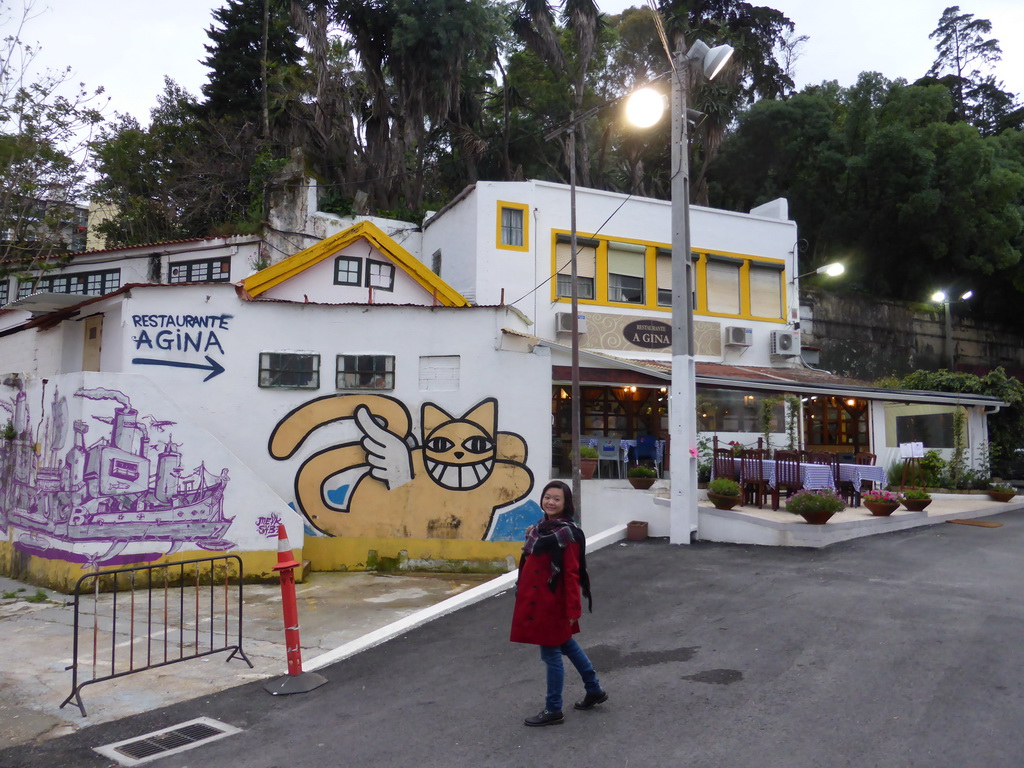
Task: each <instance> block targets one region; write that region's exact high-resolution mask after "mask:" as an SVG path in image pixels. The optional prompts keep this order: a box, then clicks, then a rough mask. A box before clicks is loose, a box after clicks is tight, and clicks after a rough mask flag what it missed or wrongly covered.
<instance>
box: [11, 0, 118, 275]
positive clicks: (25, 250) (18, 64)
mask: <svg viewBox="0 0 1024 768" xmlns="http://www.w3.org/2000/svg"><path fill="white" fill-rule="evenodd" d="M19 6H21V7H20V9H19ZM38 15H39V14H38V13H35V14H33V13H32V4H31V3H25V4H22V3H5V2H2V1H0V26H2V27H4V29H5V33H4V37H3V39H2V40H0V276H3V277H6V276H7V275H9V274H11V273H13V272H17V271H23V272H24V271H32V272H34V271H36V270H38V269H43V268H46V267H48V266H49V267H52V266H54V265H56V264H58V263H60V262H61V261H62V260H64V259H66V256H67V254H68V252H69V250H70V249H71V246H72V239H73V238H72V236H73V235H75V234H77V232H76V231H75V226H74V225H75V223H76V222H75V217H74V206H75V205H76V204H77V202H78V201H79V200H80V199H81V198H82V197H83V194H82V193H83V188H84V182H85V171H86V168H87V162H88V145H87V144H86V142H85V141H84V140H83V139H82V136H84V135H88V133H89V132H90V131H91V130H92V129H93V128H94V127H95V126H96V125H98V124H99V123H100V122H101V121H102V119H103V115H102V112H101V110H102V106H103V101H104V100H103V98H102V93H103V88H96V89H95V90H89V89H87V88H86V87H85V85H84V84H83V83H78V84H75V83H74V82H73V81H72V71H71V68H70V67H67V68H66V69H62V70H57V71H53V70H46V71H45V72H43V73H42V74H34V73H35V72H36V71H37V70H38V69H39V67H38V63H37V62H36V61H35V58H36V54H37V52H38V49H37V48H36V47H35V46H33V45H31V44H29V43H28V42H26V41H25V40H24V39H23V38H22V34H23V33H24V32H25V31H26V25H27V24H28V23H29V22H30V21H32V20H33V19H34V18H35V17H37V16H38Z"/></svg>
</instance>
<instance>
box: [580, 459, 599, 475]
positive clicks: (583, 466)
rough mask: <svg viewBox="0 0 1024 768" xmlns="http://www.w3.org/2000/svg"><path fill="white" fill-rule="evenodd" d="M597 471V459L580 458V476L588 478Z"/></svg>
mask: <svg viewBox="0 0 1024 768" xmlns="http://www.w3.org/2000/svg"><path fill="white" fill-rule="evenodd" d="M596 471H597V459H584V458H581V459H580V477H581V478H583V479H584V480H590V479H591V478H592V477H593V476H594V472H596Z"/></svg>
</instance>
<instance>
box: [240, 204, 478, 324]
mask: <svg viewBox="0 0 1024 768" xmlns="http://www.w3.org/2000/svg"><path fill="white" fill-rule="evenodd" d="M359 239H364V240H368V241H369V242H370V243H371V244H372V245H373V246H374V247H375V248H377V250H378V251H380V252H381V253H384V254H386V255H387V256H388V257H389V258H390V259H391V260H392V261H393V262H395V263H396V264H397V265H398V266H400V267H401V268H402V269H404V270H405V271H406V273H407V274H408V275H409V276H410V277H412V279H413V280H415V281H416V282H417V283H419V284H420V286H422V287H423V289H424V290H425V291H426V292H427V293H429V294H431V295H432V296H436V297H437V301H438V302H440V303H441V304H442V305H444V306H446V307H468V306H469V302H468V301H466V299H465V298H463V296H462V294H460V293H459V292H458V291H456V290H455V289H454V288H452V287H451V286H450V285H448V283H446V282H445V281H444V280H442V279H441V278H440V277H439V276H438V275H435V274H434V273H433V272H431V271H430V270H429V269H427V267H426V266H425V265H424V264H423V263H422V262H420V261H419V259H416V258H415V257H414V256H413V255H412V254H411V253H409V252H408V251H407V250H405V248H403V247H402V246H400V245H399V244H398V243H397V242H395V240H394V239H393V238H392V237H391V236H390V235H388V234H386V233H385V232H384V230H382V229H381V228H380V227H378V226H376V225H375V224H373V223H372V222H369V221H361V222H359V223H358V224H355V225H353V226H351V227H349V228H348V229H345V230H342V231H341V232H338V233H337V234H335V235H331V236H330V237H328V238H327V239H326V240H321V241H320V242H319V243H316V244H315V245H311V246H310V247H309V248H306V249H304V250H301V251H299V252H298V253H296V254H294V255H292V256H289V257H288V258H287V259H283V260H282V261H279V262H277V263H276V264H272V265H270V266H269V267H267V268H266V269H261V270H260V271H259V272H257V273H256V274H254V275H250V276H249V277H247V278H245V280H243V281H242V289H243V290H244V291H245V292H246V293H247V294H248V295H249V296H250V297H251V298H256V297H257V296H259V295H260V294H262V293H265V292H266V291H269V290H270V289H271V288H274V287H276V286H278V285H280V284H281V283H283V282H285V281H286V280H289V279H290V278H292V277H295V275H297V274H299V273H300V272H303V271H305V270H307V269H309V268H310V267H312V266H313V265H314V264H319V263H320V262H321V261H323V260H324V259H327V258H329V257H331V256H333V255H334V254H336V253H337V252H338V251H340V250H342V249H344V248H347V247H348V246H350V245H351V244H352V243H354V242H355V241H356V240H359Z"/></svg>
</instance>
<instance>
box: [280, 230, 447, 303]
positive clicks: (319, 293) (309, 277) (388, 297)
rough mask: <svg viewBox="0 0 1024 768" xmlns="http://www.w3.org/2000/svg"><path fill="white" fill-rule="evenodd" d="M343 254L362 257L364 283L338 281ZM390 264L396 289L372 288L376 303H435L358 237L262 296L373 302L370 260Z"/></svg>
mask: <svg viewBox="0 0 1024 768" xmlns="http://www.w3.org/2000/svg"><path fill="white" fill-rule="evenodd" d="M341 256H348V257H350V258H354V259H359V260H360V270H361V272H360V274H361V279H362V282H363V286H355V285H335V284H334V268H335V260H336V259H337V258H338V257H341ZM368 260H369V261H377V262H384V263H386V264H390V265H392V266H393V267H394V268H395V280H394V289H393V290H390V291H386V290H383V289H380V288H374V289H372V297H373V302H372V303H374V304H427V305H430V304H432V303H433V299H432V296H431V294H430V293H429V292H427V290H426V289H425V288H424V287H423V286H422V285H420V284H419V283H417V282H416V281H415V280H413V278H412V277H411V276H410V275H409V273H408V272H406V271H405V270H404V269H403V268H402V267H401V266H399V265H397V264H396V263H395V262H393V261H392V260H391V258H390V257H388V256H387V255H385V254H383V253H381V252H380V251H379V250H377V248H376V247H374V246H373V245H371V244H370V243H369V242H367V241H366V240H362V239H360V240H358V241H356V242H354V243H352V244H350V245H349V246H347V247H345V248H343V249H341V250H340V251H338V252H337V253H334V254H332V255H330V256H328V257H327V258H326V259H323V260H322V261H320V262H319V263H317V264H314V265H312V266H311V267H309V268H307V269H305V270H303V271H302V272H300V273H299V274H297V275H295V276H294V277H292V278H290V279H288V280H286V281H285V282H283V283H281V284H279V285H275V286H274V287H273V288H271V289H270V290H268V291H266V292H265V293H263V294H262V295H261V299H285V300H288V301H297V302H303V301H306V300H308V301H310V302H320V303H325V304H348V303H352V304H367V303H370V296H371V289H369V288H366V287H364V286H365V283H366V269H367V261H368Z"/></svg>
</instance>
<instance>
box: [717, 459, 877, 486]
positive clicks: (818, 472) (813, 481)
mask: <svg viewBox="0 0 1024 768" xmlns="http://www.w3.org/2000/svg"><path fill="white" fill-rule="evenodd" d="M732 461H733V464H734V465H735V466H736V473H737V474H740V469H741V467H742V464H741V462H740V460H739V458H734V459H733V460H732ZM762 466H763V468H764V474H765V478H764V479H765V480H767V481H768V485H770V486H771V487H772V488H774V487H775V460H774V459H763V460H762ZM864 468H865V469H871V467H864ZM867 479H868V480H870V479H871V478H870V477H869V478H867ZM800 482H801V483H803V486H804V488H808V489H812V490H813V489H817V488H835V485H834V483H833V482H832V467H830V466H829V465H828V464H804V463H803V462H801V463H800Z"/></svg>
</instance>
